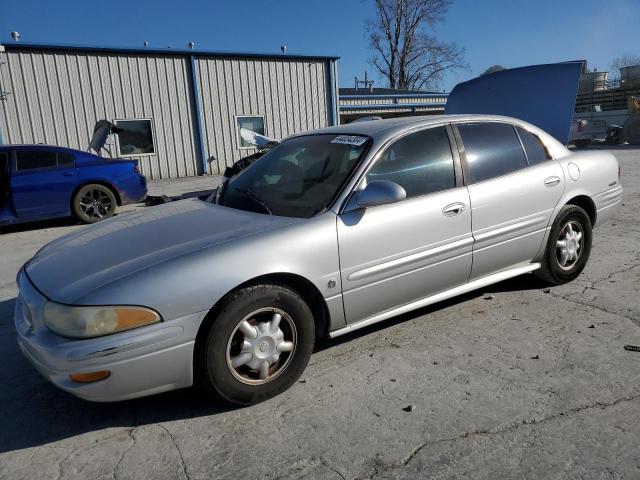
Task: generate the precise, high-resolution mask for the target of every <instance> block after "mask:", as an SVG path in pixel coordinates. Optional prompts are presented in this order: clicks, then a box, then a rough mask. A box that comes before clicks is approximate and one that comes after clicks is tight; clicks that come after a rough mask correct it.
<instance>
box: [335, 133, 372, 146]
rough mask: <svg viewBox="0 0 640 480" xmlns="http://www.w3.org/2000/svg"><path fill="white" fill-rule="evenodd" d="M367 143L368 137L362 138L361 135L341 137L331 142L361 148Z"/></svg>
mask: <svg viewBox="0 0 640 480" xmlns="http://www.w3.org/2000/svg"><path fill="white" fill-rule="evenodd" d="M366 141H367V137H361V136H359V135H340V136H339V137H336V138H334V139H333V140H331V143H342V144H344V145H355V146H356V147H359V146H360V145H362V144H363V143H364V142H366Z"/></svg>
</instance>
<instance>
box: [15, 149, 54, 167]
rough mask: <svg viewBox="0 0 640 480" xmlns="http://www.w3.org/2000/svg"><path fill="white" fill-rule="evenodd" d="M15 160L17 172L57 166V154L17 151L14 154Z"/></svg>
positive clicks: (41, 151) (39, 151)
mask: <svg viewBox="0 0 640 480" xmlns="http://www.w3.org/2000/svg"><path fill="white" fill-rule="evenodd" d="M16 160H17V168H16V170H17V171H19V172H21V171H24V170H34V169H36V168H51V167H57V166H58V155H57V153H56V152H48V151H44V150H18V151H17V152H16Z"/></svg>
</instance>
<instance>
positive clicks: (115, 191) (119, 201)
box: [71, 180, 122, 211]
mask: <svg viewBox="0 0 640 480" xmlns="http://www.w3.org/2000/svg"><path fill="white" fill-rule="evenodd" d="M87 185H102V186H103V187H107V188H108V189H109V190H111V193H113V194H114V195H115V197H116V204H117V205H118V206H121V205H122V199H121V198H120V193H119V192H118V189H117V188H116V187H114V186H113V185H111V184H110V183H109V182H105V181H103V180H93V181H88V182H83V183H81V184H80V185H78V186H77V187H76V188H75V189H74V190H73V193H72V194H71V211H73V199H74V198H76V193H78V191H79V190H80V189H81V188H82V187H84V186H87Z"/></svg>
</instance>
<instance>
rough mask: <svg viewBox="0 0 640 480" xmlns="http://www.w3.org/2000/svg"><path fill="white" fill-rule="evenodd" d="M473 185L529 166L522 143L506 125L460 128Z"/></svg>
mask: <svg viewBox="0 0 640 480" xmlns="http://www.w3.org/2000/svg"><path fill="white" fill-rule="evenodd" d="M458 130H459V131H460V135H461V136H462V142H463V143H464V149H465V152H466V156H467V164H468V166H469V176H470V177H471V178H470V181H471V182H472V183H473V182H482V181H483V180H488V179H490V178H495V177H499V176H501V175H505V174H507V173H510V172H515V171H516V170H520V169H521V168H525V167H526V166H527V159H526V157H525V155H524V151H523V150H522V145H521V144H520V139H519V138H518V135H517V134H516V131H515V129H514V128H513V127H512V126H511V125H508V124H506V123H465V124H459V125H458Z"/></svg>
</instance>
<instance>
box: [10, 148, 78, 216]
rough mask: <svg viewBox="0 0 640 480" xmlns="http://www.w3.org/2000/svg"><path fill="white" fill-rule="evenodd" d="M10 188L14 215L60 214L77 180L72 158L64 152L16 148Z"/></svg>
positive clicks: (66, 209)
mask: <svg viewBox="0 0 640 480" xmlns="http://www.w3.org/2000/svg"><path fill="white" fill-rule="evenodd" d="M13 167H14V168H13V172H12V175H11V191H12V195H13V204H14V208H15V210H16V215H17V217H18V218H31V217H44V216H50V215H64V214H67V213H68V212H69V211H70V207H71V193H72V192H73V189H74V188H75V186H76V184H77V181H78V173H77V171H76V167H75V158H74V157H73V155H72V154H70V153H67V152H57V151H55V150H45V149H17V150H16V151H15V152H14V164H13Z"/></svg>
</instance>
